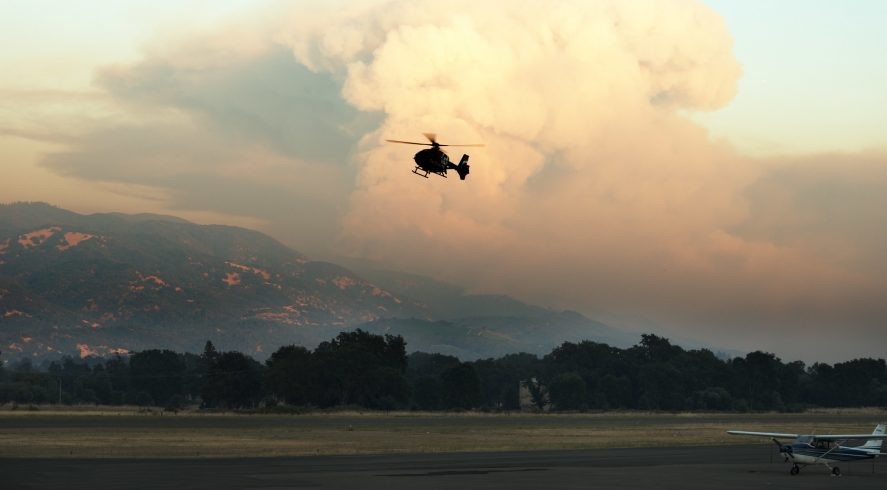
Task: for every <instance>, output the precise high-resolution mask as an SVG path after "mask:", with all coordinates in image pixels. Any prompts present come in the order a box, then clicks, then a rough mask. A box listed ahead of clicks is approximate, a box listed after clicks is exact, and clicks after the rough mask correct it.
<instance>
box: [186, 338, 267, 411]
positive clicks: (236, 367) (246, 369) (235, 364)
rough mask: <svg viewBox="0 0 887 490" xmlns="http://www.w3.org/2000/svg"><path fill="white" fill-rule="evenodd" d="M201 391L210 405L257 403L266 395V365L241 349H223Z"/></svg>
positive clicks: (228, 406) (236, 405)
mask: <svg viewBox="0 0 887 490" xmlns="http://www.w3.org/2000/svg"><path fill="white" fill-rule="evenodd" d="M200 395H201V397H202V398H203V403H204V405H206V406H207V407H222V408H247V407H254V406H256V405H258V403H259V400H261V399H262V365H261V364H259V363H258V362H256V361H255V360H254V359H253V358H251V357H249V356H247V355H245V354H242V353H240V352H225V353H222V354H220V355H219V357H218V358H217V359H216V361H215V362H214V363H213V364H212V365H211V366H210V367H209V371H208V372H207V375H206V379H205V381H204V383H203V386H202V387H201V390H200Z"/></svg>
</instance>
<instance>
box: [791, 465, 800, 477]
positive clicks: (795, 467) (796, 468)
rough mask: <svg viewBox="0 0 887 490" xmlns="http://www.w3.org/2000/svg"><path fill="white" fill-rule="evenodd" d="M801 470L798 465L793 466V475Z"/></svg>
mask: <svg viewBox="0 0 887 490" xmlns="http://www.w3.org/2000/svg"><path fill="white" fill-rule="evenodd" d="M800 472H801V468H798V465H795V466H792V470H791V471H790V473H791V474H792V476H795V475H797V474H798V473H800Z"/></svg>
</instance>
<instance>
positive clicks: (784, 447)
mask: <svg viewBox="0 0 887 490" xmlns="http://www.w3.org/2000/svg"><path fill="white" fill-rule="evenodd" d="M772 440H773V444H776V447H778V448H779V453H780V454H782V457H783V458H785V462H786V463H788V460H789V457H790V456H791V454H792V447H791V446H789V445H788V444H782V443H781V442H779V441H778V440H777V439H776V438H775V437H774V438H772Z"/></svg>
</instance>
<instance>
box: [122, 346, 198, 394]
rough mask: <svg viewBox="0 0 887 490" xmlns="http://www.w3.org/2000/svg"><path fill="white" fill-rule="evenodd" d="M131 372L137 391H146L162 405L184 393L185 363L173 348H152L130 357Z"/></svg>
mask: <svg viewBox="0 0 887 490" xmlns="http://www.w3.org/2000/svg"><path fill="white" fill-rule="evenodd" d="M129 372H130V376H131V377H132V383H133V387H134V388H135V390H136V391H145V392H147V393H148V394H149V395H151V398H152V400H153V401H154V402H155V403H157V404H160V405H163V404H165V403H166V402H167V401H168V400H169V399H170V397H172V396H173V395H177V394H182V392H183V383H184V373H185V364H184V363H183V362H182V360H181V358H180V357H179V354H177V353H175V352H173V351H171V350H157V349H151V350H146V351H142V352H136V353H135V354H133V355H132V356H131V357H130V358H129Z"/></svg>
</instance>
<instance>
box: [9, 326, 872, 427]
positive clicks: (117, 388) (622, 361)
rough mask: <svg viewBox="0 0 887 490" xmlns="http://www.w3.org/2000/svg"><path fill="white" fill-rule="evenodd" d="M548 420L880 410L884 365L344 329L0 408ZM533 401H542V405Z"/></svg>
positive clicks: (65, 385) (92, 377) (22, 377)
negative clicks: (461, 343)
mask: <svg viewBox="0 0 887 490" xmlns="http://www.w3.org/2000/svg"><path fill="white" fill-rule="evenodd" d="M528 380H534V381H531V382H530V383H527V385H526V386H527V387H528V388H529V389H530V390H531V391H534V392H539V393H541V391H540V390H543V389H544V392H545V396H544V397H542V396H541V395H539V393H536V395H537V401H542V398H545V400H544V401H547V402H550V406H551V409H553V410H587V409H595V410H597V409H642V410H671V411H674V410H739V411H747V410H800V409H803V408H805V407H809V406H820V407H850V406H884V405H887V366H885V361H884V360H883V359H855V360H852V361H847V362H841V363H837V364H834V365H829V364H825V363H814V364H813V365H811V366H809V367H808V366H805V364H804V363H803V362H800V361H795V362H790V363H784V362H782V361H781V360H780V359H779V358H777V357H776V356H775V355H773V354H770V353H766V352H761V351H756V352H752V353H749V354H747V355H746V356H744V357H736V358H733V359H729V360H722V359H719V358H718V357H716V356H715V355H714V354H713V353H712V352H711V351H708V350H705V349H700V350H685V349H683V348H681V347H679V346H675V345H672V344H671V343H670V342H669V341H668V339H665V338H662V337H658V336H656V335H643V336H642V338H641V341H640V342H639V343H638V344H637V345H635V346H634V347H631V348H628V349H619V348H615V347H610V346H608V345H606V344H601V343H596V342H587V341H586V342H578V343H572V342H565V343H563V344H562V345H561V346H559V347H557V348H556V349H554V350H553V351H552V352H551V353H549V354H548V355H546V356H544V357H542V358H539V357H537V356H535V355H531V354H510V355H506V356H503V357H500V358H498V359H482V360H477V361H472V362H462V361H461V360H459V359H457V358H455V357H452V356H446V355H442V354H428V353H422V352H416V353H413V354H410V355H407V354H406V342H405V341H404V339H403V338H402V337H400V336H392V335H385V336H381V335H374V334H371V333H368V332H364V331H362V330H356V331H354V332H343V333H341V334H339V335H338V336H337V337H336V338H334V339H331V340H329V341H327V342H323V343H321V344H320V345H318V346H317V348H315V349H314V350H309V349H306V348H304V347H300V346H293V345H290V346H284V347H281V348H279V349H278V350H277V351H275V352H274V353H273V354H271V356H270V357H269V359H268V360H267V361H265V363H264V364H263V363H260V362H258V361H256V360H254V359H252V358H251V357H249V356H247V355H245V354H242V353H240V352H236V351H231V352H218V351H217V350H216V349H215V347H214V346H213V344H212V343H211V342H207V344H206V347H205V348H204V351H203V353H202V354H200V355H197V354H191V353H184V354H182V353H177V352H173V351H169V350H146V351H141V352H136V353H133V354H132V355H130V356H125V357H124V356H115V357H112V358H109V359H100V358H87V359H84V360H79V359H78V360H75V359H71V358H65V359H62V360H58V361H54V362H51V363H49V364H45V365H42V366H40V367H39V368H38V367H35V366H33V365H32V364H31V362H30V361H29V360H28V359H23V360H20V361H17V362H15V363H13V364H11V365H6V366H4V365H3V364H2V363H0V403H10V402H12V403H18V404H22V403H26V404H41V403H52V404H55V403H62V404H72V403H86V404H105V405H122V404H126V405H139V406H160V407H165V408H169V409H178V408H182V407H184V406H187V405H198V404H199V405H200V406H201V407H203V408H219V409H244V408H255V407H259V406H274V405H280V404H285V405H292V406H297V407H317V408H333V407H346V406H347V407H362V408H367V409H378V410H390V409H416V410H471V409H485V410H516V409H519V408H520V403H519V399H518V398H519V385H520V383H521V382H522V381H528ZM540 404H541V403H540Z"/></svg>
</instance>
